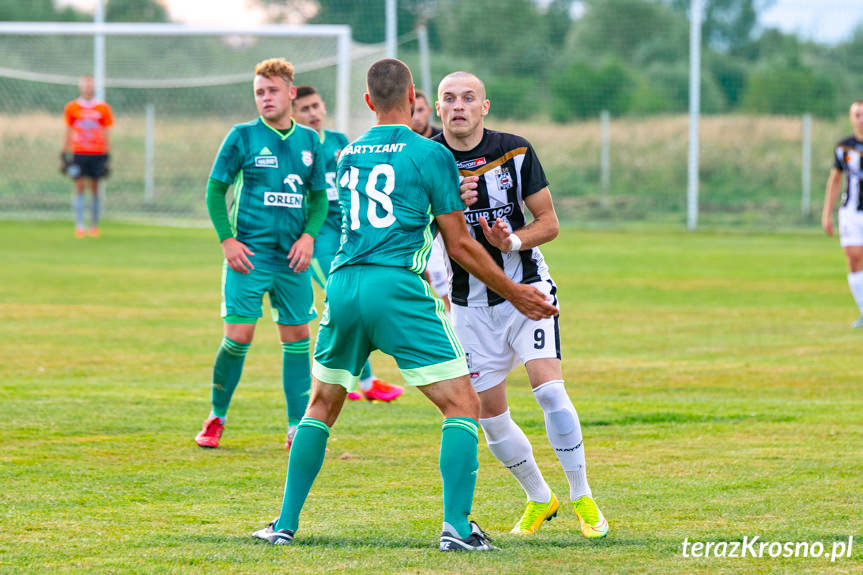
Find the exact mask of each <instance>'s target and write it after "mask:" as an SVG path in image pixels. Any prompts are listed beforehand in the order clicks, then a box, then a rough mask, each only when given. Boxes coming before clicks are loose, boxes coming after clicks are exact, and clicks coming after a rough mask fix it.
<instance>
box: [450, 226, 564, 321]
mask: <svg viewBox="0 0 863 575" xmlns="http://www.w3.org/2000/svg"><path fill="white" fill-rule="evenodd" d="M437 222H438V226H439V227H440V230H441V234H442V235H443V239H444V243H445V244H446V250H447V253H448V254H449V256H450V257H451V258H452V259H454V260H455V261H457V262H458V263H459V265H460V266H461V267H463V268H464V269H465V270H467V272H468V273H469V274H471V275H472V276H474V277H476V278H477V279H479V280H480V281H481V282H483V283H484V284H485V285H487V286H488V287H489V288H490V289H492V290H493V291H495V292H497V293H499V294H500V295H501V296H502V297H504V298H505V299H507V300H509V301H510V302H511V303H512V304H513V305H514V306H515V307H516V309H518V310H519V311H520V312H521V313H523V314H524V315H526V316H527V317H529V318H530V319H542V318H545V317H551V316H553V315H556V314H557V313H558V310H557V308H556V307H554V306H553V305H550V304H549V303H548V302H547V301H546V299H545V295H544V294H543V293H542V292H540V291H539V290H537V289H535V288H533V287H531V286H527V285H521V284H517V283H515V282H513V281H512V280H511V279H509V278H508V277H507V276H506V274H505V273H503V270H502V269H501V268H500V267H499V266H498V265H497V263H495V261H494V260H492V259H491V256H490V255H488V252H487V251H486V250H485V248H484V247H482V245H480V243H479V242H477V241H476V240H475V239H473V237H471V235H470V232H468V230H467V226H466V224H465V223H464V216H463V213H462V212H461V211H458V212H451V213H449V214H444V215H442V216H437Z"/></svg>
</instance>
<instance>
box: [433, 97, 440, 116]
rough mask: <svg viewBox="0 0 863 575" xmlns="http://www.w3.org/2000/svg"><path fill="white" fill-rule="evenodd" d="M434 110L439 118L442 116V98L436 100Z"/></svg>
mask: <svg viewBox="0 0 863 575" xmlns="http://www.w3.org/2000/svg"><path fill="white" fill-rule="evenodd" d="M434 111H435V114H436V115H437V117H438V118H440V100H435V101H434Z"/></svg>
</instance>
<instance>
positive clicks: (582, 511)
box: [573, 495, 608, 539]
mask: <svg viewBox="0 0 863 575" xmlns="http://www.w3.org/2000/svg"><path fill="white" fill-rule="evenodd" d="M573 509H575V514H576V515H577V516H578V528H579V529H581V534H582V535H584V536H585V537H587V538H588V539H602V538H603V537H605V536H606V535H608V521H606V520H605V517H603V516H602V511H600V510H599V507H597V506H596V501H594V500H593V498H591V497H588V496H587V495H585V496H584V497H580V498H579V499H578V501H576V502H575V503H574V504H573Z"/></svg>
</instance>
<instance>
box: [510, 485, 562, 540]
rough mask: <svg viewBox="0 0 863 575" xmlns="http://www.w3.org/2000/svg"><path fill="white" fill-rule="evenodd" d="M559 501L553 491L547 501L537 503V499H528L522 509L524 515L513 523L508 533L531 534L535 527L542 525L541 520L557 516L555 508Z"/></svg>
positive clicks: (535, 529) (534, 531) (558, 505)
mask: <svg viewBox="0 0 863 575" xmlns="http://www.w3.org/2000/svg"><path fill="white" fill-rule="evenodd" d="M558 507H560V503H558V501H557V497H555V496H554V493H552V494H551V499H550V500H549V501H548V503H539V502H538V501H528V502H527V507H525V509H524V515H522V516H521V519H519V520H518V523H516V524H515V527H513V528H512V530H511V531H510V533H514V534H516V535H533V534H534V533H536V531H537V529H539V528H540V527H541V526H542V522H543V521H551V520H552V519H554V518H555V517H556V516H557V508H558Z"/></svg>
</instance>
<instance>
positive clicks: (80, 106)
mask: <svg viewBox="0 0 863 575" xmlns="http://www.w3.org/2000/svg"><path fill="white" fill-rule="evenodd" d="M78 90H79V92H80V97H78V98H76V99H75V100H72V101H71V102H69V103H67V104H66V108H65V110H64V111H63V117H64V120H65V122H66V137H65V139H64V141H63V150H62V153H61V161H62V168H61V169H62V172H63V173H64V174H66V175H68V176H70V177H71V178H72V179H73V180H75V201H74V205H75V236H76V237H79V238H83V237H84V236H86V235H87V229H86V228H85V227H84V191H85V188H88V187H89V189H90V192H91V193H92V196H93V202H92V204H91V211H90V229H89V234H90V235H91V236H93V237H97V236H98V235H99V208H100V198H99V180H101V179H102V178H104V177H106V176H107V175H108V172H109V160H110V155H109V154H110V151H111V138H110V136H109V128H110V127H111V126H113V125H114V115H113V113H112V112H111V107H110V106H109V105H108V104H106V103H105V102H103V101H101V100H97V99H95V98H94V97H93V94H94V87H93V77H92V76H83V77H82V78H81V80H80V82H79V83H78Z"/></svg>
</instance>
